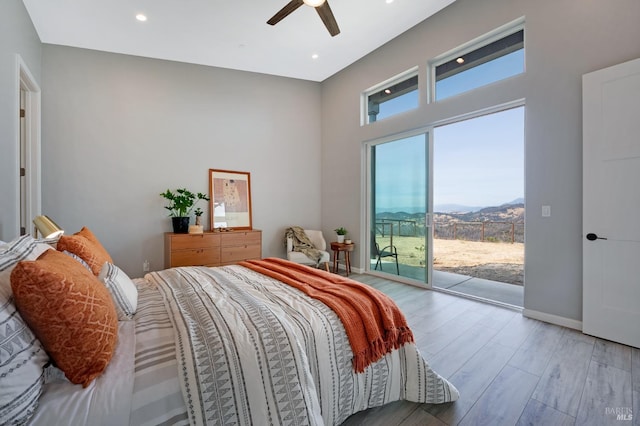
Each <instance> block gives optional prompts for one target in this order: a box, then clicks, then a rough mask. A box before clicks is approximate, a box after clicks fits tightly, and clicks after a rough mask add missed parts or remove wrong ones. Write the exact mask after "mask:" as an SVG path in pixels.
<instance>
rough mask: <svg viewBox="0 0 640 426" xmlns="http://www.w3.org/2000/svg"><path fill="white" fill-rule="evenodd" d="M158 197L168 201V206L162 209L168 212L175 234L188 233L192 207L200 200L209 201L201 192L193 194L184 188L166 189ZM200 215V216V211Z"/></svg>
mask: <svg viewBox="0 0 640 426" xmlns="http://www.w3.org/2000/svg"><path fill="white" fill-rule="evenodd" d="M160 196H161V197H163V198H165V199H167V200H169V204H168V205H167V206H165V207H164V208H165V209H167V210H169V216H170V217H171V221H172V222H173V232H175V233H176V234H186V233H188V232H189V221H190V219H191V218H190V215H191V212H192V211H193V208H194V206H195V205H196V203H197V202H198V201H200V200H205V201H209V197H207V196H206V195H205V194H203V193H202V192H198V193H193V192H191V191H189V190H187V189H186V188H180V189H176V190H175V191H171V190H169V189H167V190H166V191H165V192H162V193H161V194H160ZM200 214H201V215H202V211H201V213H200Z"/></svg>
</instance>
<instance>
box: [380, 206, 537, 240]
mask: <svg viewBox="0 0 640 426" xmlns="http://www.w3.org/2000/svg"><path fill="white" fill-rule="evenodd" d="M437 207H439V208H437V209H435V213H434V214H433V222H434V237H435V238H440V239H463V240H470V241H505V242H524V220H525V217H524V216H525V215H524V199H516V200H513V201H512V202H509V203H505V204H502V205H500V206H490V207H479V208H474V207H468V206H459V205H458V206H453V205H449V206H448V207H449V208H442V207H446V206H437ZM454 207H455V208H454ZM382 223H387V224H389V223H393V224H394V234H395V235H400V236H424V213H422V212H420V213H406V212H383V213H378V214H377V215H376V227H377V228H378V230H377V232H378V233H383V232H389V229H388V228H389V227H390V225H382ZM382 226H385V227H386V228H387V229H386V230H383V229H381V227H382Z"/></svg>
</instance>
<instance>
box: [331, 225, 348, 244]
mask: <svg viewBox="0 0 640 426" xmlns="http://www.w3.org/2000/svg"><path fill="white" fill-rule="evenodd" d="M334 231H336V234H337V235H338V242H339V243H340V244H342V243H344V236H345V235H347V230H346V229H345V228H343V227H342V226H341V227H339V228H336V229H334Z"/></svg>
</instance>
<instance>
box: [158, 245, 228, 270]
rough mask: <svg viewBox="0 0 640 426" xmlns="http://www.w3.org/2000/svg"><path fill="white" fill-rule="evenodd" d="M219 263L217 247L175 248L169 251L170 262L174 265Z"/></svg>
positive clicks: (171, 265)
mask: <svg viewBox="0 0 640 426" xmlns="http://www.w3.org/2000/svg"><path fill="white" fill-rule="evenodd" d="M219 263H220V249H219V248H201V249H191V250H175V251H173V252H172V253H171V264H170V265H169V267H171V268H173V267H176V266H207V265H217V264H219Z"/></svg>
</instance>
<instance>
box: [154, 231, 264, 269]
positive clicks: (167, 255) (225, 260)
mask: <svg viewBox="0 0 640 426" xmlns="http://www.w3.org/2000/svg"><path fill="white" fill-rule="evenodd" d="M261 257H262V231H260V230H257V229H254V230H251V231H228V232H205V233H204V234H174V233H173V232H167V233H165V234H164V267H165V268H173V267H176V266H221V265H230V264H232V263H237V262H240V261H241V260H247V259H260V258H261Z"/></svg>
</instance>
